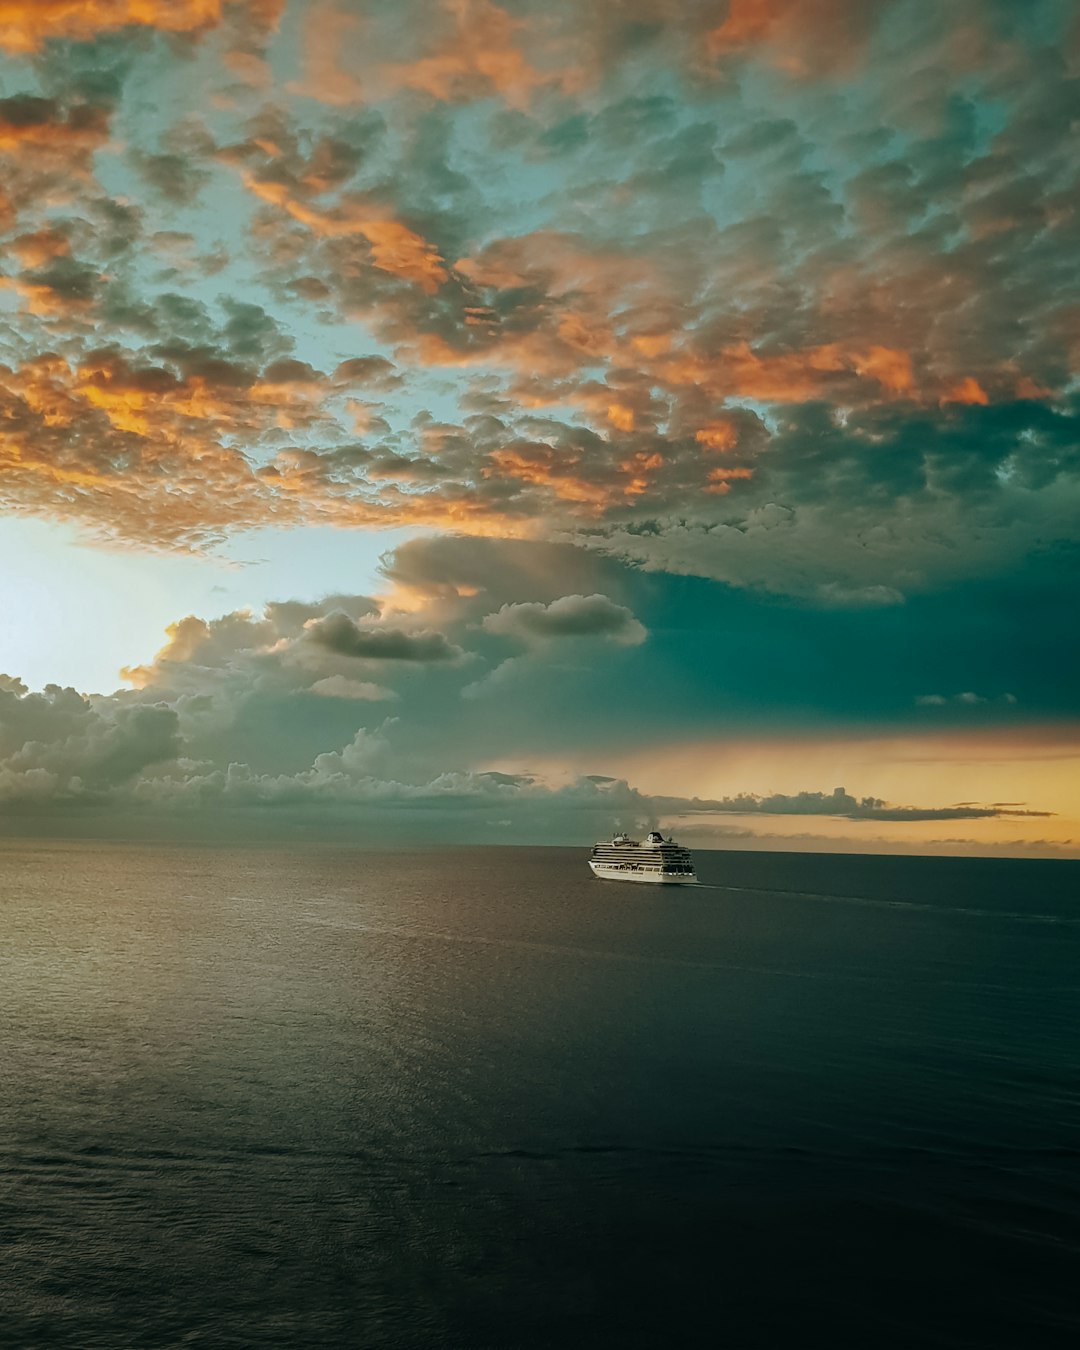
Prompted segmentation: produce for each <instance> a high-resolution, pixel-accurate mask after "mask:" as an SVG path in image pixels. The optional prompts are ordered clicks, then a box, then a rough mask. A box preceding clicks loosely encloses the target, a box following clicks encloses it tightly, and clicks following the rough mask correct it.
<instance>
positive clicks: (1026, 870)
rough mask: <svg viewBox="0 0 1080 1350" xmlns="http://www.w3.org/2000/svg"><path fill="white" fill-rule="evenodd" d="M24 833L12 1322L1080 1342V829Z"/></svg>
mask: <svg viewBox="0 0 1080 1350" xmlns="http://www.w3.org/2000/svg"><path fill="white" fill-rule="evenodd" d="M586 856H587V849H582V850H568V849H558V848H476V849H469V848H457V849H449V850H447V849H440V850H437V851H428V852H421V851H414V852H408V851H406V852H394V853H391V852H372V851H369V850H362V849H359V848H354V849H346V848H341V847H330V848H326V847H310V846H305V847H299V848H297V847H290V848H288V849H284V848H282V849H272V848H262V849H254V848H245V849H231V848H194V847H171V846H165V847H151V846H139V845H124V846H116V845H105V844H81V843H80V844H70V843H64V844H58V843H36V842H35V843H19V844H16V843H11V842H6V843H4V844H2V845H0V1345H2V1346H3V1347H4V1350H24V1348H25V1350H30V1348H31V1347H32V1348H33V1350H38V1348H39V1347H42V1348H43V1350H191V1348H192V1347H198V1348H199V1350H203V1348H205V1350H234V1348H235V1350H247V1348H248V1347H252V1348H253V1350H254V1348H255V1347H258V1350H346V1348H348V1350H378V1348H381V1347H401V1348H402V1350H411V1348H412V1347H450V1348H451V1350H489V1348H490V1350H516V1348H517V1347H521V1348H522V1350H525V1348H527V1350H547V1348H548V1347H555V1348H557V1350H565V1348H566V1347H578V1346H581V1347H603V1348H605V1350H606V1348H607V1347H612V1348H613V1350H614V1348H615V1347H618V1348H619V1350H627V1347H650V1348H652V1347H656V1348H657V1350H659V1348H660V1347H669V1346H680V1347H681V1346H701V1347H712V1346H723V1347H726V1348H727V1350H741V1348H742V1347H789V1346H794V1345H805V1344H823V1345H827V1346H832V1347H853V1348H854V1347H858V1348H859V1350H882V1348H883V1347H903V1348H904V1350H913V1348H915V1347H938V1346H940V1347H977V1348H978V1350H989V1348H992V1347H1002V1348H1006V1347H1007V1348H1008V1350H1020V1348H1023V1350H1030V1348H1031V1347H1044V1346H1045V1347H1051V1346H1052V1347H1057V1346H1060V1347H1066V1346H1067V1347H1069V1348H1070V1350H1075V1347H1076V1346H1077V1345H1078V1344H1080V1260H1078V1257H1080V1111H1078V1106H1080V1019H1078V1014H1080V864H1078V863H1069V862H1033V861H1000V860H981V859H976V860H971V859H955V858H948V859H940V858H890V857H851V856H816V855H792V854H780V855H770V854H763V853H733V852H723V853H700V852H699V853H697V854H696V857H697V861H698V864H699V875H700V876H701V878H702V880H703V881H704V882H706V883H708V884H707V885H703V886H702V887H700V888H698V889H696V890H691V889H678V890H677V889H668V888H659V887H657V888H653V887H648V886H628V885H618V884H615V883H611V882H601V881H596V880H594V879H593V878H592V877H591V875H590V874H589V872H588V869H587V867H586V865H585V859H586Z"/></svg>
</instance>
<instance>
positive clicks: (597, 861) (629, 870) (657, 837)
mask: <svg viewBox="0 0 1080 1350" xmlns="http://www.w3.org/2000/svg"><path fill="white" fill-rule="evenodd" d="M589 866H590V867H591V868H592V870H593V874H594V876H598V877H603V878H604V879H605V880H606V881H651V882H652V883H653V884H654V885H656V884H658V885H661V886H696V885H697V876H696V875H695V873H694V860H693V858H691V856H690V852H689V850H688V849H685V848H683V846H682V845H681V844H676V843H673V842H672V841H671V840H670V839H665V838H664V836H663V835H662V834H661V833H660V831H659V830H653V832H652V833H651V834H650V835H649V837H648V838H647V839H646V840H645V841H644V843H641V842H640V841H639V840H637V839H631V838H630V836H629V835H627V834H617V835H615V837H614V838H613V839H612V840H611V842H610V843H607V844H596V845H595V846H594V847H593V851H592V856H591V857H590V858H589Z"/></svg>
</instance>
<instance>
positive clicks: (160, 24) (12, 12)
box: [0, 0, 258, 55]
mask: <svg viewBox="0 0 1080 1350" xmlns="http://www.w3.org/2000/svg"><path fill="white" fill-rule="evenodd" d="M230 3H233V4H235V5H237V7H239V6H242V5H244V4H246V3H247V0H4V2H3V4H2V5H0V48H2V49H3V50H5V51H8V52H10V53H12V54H15V55H20V54H24V53H28V52H35V51H37V50H38V49H39V48H40V47H41V46H42V44H43V43H45V42H48V41H55V40H57V39H61V38H66V39H70V40H74V41H76V42H89V41H91V40H93V39H94V38H95V37H97V36H98V35H99V34H101V33H107V32H113V31H116V30H118V29H124V28H139V27H142V28H157V29H159V30H161V31H162V32H166V33H197V32H199V31H200V30H203V29H206V28H211V27H213V26H214V25H215V24H218V23H220V22H221V19H222V16H223V13H224V11H225V9H226V7H227V6H228V5H229V4H230ZM252 8H255V9H257V8H258V4H257V3H256V4H254V5H253V6H252Z"/></svg>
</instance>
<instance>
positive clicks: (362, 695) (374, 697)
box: [311, 675, 398, 703]
mask: <svg viewBox="0 0 1080 1350" xmlns="http://www.w3.org/2000/svg"><path fill="white" fill-rule="evenodd" d="M311 692H312V693H313V694H319V695H321V696H322V697H323V698H351V699H361V700H363V701H364V702H368V703H380V702H384V701H385V700H387V699H396V698H397V697H398V696H397V694H395V693H394V691H393V690H392V689H385V688H384V687H383V686H382V685H381V684H372V683H371V681H370V680H350V679H348V678H347V677H346V676H344V675H327V676H325V677H324V678H323V679H321V680H316V681H315V683H314V684H313V685H312V686H311Z"/></svg>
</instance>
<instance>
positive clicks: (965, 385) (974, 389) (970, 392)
mask: <svg viewBox="0 0 1080 1350" xmlns="http://www.w3.org/2000/svg"><path fill="white" fill-rule="evenodd" d="M940 401H941V403H942V404H945V403H981V404H983V405H985V404H987V403H989V402H990V397H989V395H988V394H987V392H986V390H985V389H984V388H983V387H982V385H981V384H980V383H979V381H978V380H976V379H975V378H974V376H972V375H968V376H966V377H965V378H964V379H962V380H958V381H957V383H956V384H954V385H951V386H950V387H949V388H948V389H946V391H945V392H944V393H943V394H942V396H941V400H940Z"/></svg>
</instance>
